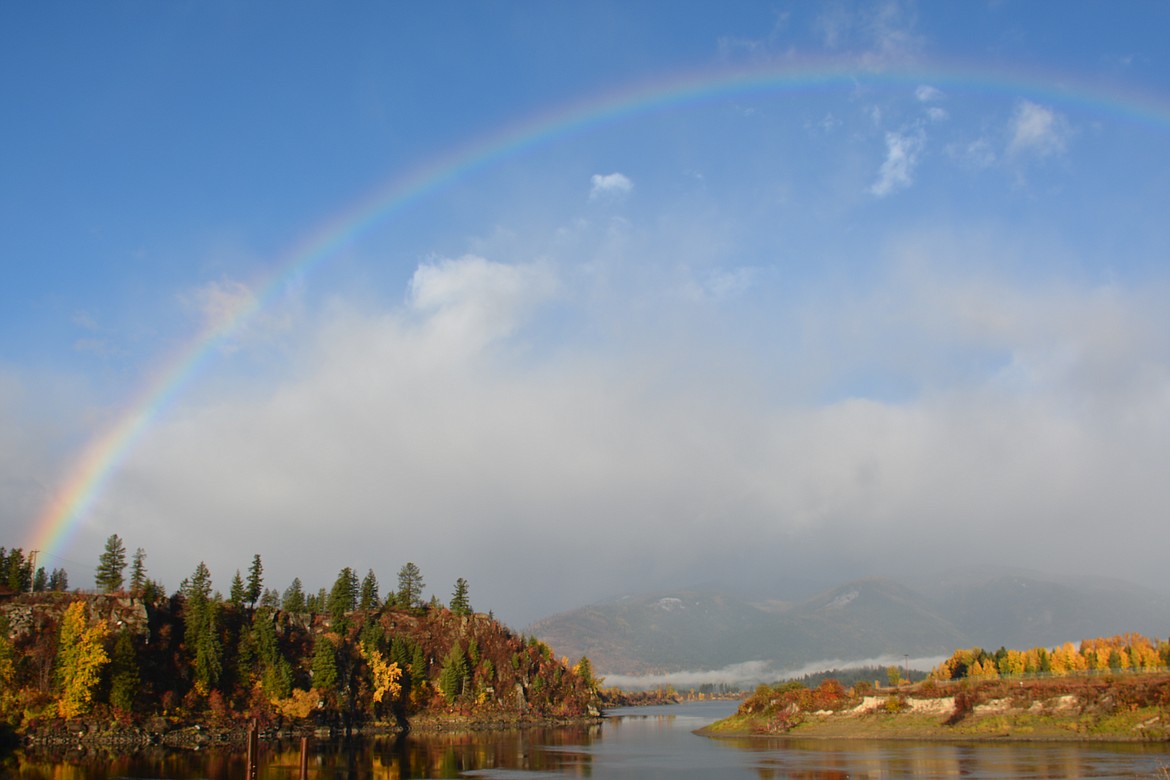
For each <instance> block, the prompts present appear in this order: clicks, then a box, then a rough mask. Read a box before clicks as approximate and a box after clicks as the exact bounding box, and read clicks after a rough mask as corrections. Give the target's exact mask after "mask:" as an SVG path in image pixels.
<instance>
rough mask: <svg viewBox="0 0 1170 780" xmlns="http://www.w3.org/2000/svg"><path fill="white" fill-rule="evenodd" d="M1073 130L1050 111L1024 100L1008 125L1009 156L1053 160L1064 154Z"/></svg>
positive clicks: (1064, 120)
mask: <svg viewBox="0 0 1170 780" xmlns="http://www.w3.org/2000/svg"><path fill="white" fill-rule="evenodd" d="M1070 134H1071V129H1070V126H1069V123H1068V120H1067V119H1065V117H1064V116H1063V115H1061V114H1058V113H1057V112H1055V111H1053V110H1052V109H1051V108H1048V107H1046V106H1041V105H1039V104H1037V103H1033V102H1031V101H1029V100H1021V101H1020V102H1019V103H1018V104H1017V105H1016V110H1015V113H1014V114H1013V115H1012V119H1011V122H1010V124H1009V136H1010V137H1009V140H1008V147H1007V149H1008V153H1009V154H1011V155H1034V156H1036V157H1050V156H1056V155H1061V154H1064V152H1065V149H1066V148H1067V147H1068V139H1069V136H1070Z"/></svg>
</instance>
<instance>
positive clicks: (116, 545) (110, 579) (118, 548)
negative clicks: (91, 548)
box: [95, 534, 126, 593]
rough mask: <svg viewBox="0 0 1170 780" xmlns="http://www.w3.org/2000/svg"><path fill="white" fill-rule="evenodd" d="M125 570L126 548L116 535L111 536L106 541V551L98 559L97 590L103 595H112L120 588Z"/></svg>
mask: <svg viewBox="0 0 1170 780" xmlns="http://www.w3.org/2000/svg"><path fill="white" fill-rule="evenodd" d="M125 570H126V546H125V545H124V544H122V540H121V539H120V538H119V537H118V535H117V534H111V535H110V538H109V539H106V550H105V552H103V553H102V555H101V557H100V558H99V559H98V568H97V576H96V577H95V580H96V581H97V586H98V590H100V591H103V592H104V593H113V592H114V591H116V590H118V589H119V588H121V587H122V582H123V581H124V578H123V576H122V573H123V572H124V571H125Z"/></svg>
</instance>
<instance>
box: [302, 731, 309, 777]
mask: <svg viewBox="0 0 1170 780" xmlns="http://www.w3.org/2000/svg"><path fill="white" fill-rule="evenodd" d="M301 780H309V738H308V737H301Z"/></svg>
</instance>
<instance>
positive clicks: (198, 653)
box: [183, 561, 223, 695]
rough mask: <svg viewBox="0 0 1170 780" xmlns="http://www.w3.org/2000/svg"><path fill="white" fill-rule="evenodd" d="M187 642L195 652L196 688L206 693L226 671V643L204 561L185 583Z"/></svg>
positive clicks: (217, 606) (190, 650)
mask: <svg viewBox="0 0 1170 780" xmlns="http://www.w3.org/2000/svg"><path fill="white" fill-rule="evenodd" d="M183 595H184V596H186V599H187V604H186V607H185V610H184V616H183V618H184V622H185V628H184V632H183V637H184V641H185V643H186V645H187V648H188V651H189V652H190V653H192V654H193V656H194V657H193V658H192V660H191V665H192V666H193V667H194V670H195V688H196V689H197V690H198V691H199V692H200V693H202V694H204V695H206V694H207V692H208V691H210V690H211V689H212V688H213V687H214V686H215V684H216V683H217V682H219V677H220V675H221V674H222V673H223V644H222V643H221V642H220V639H219V602H218V600H217V599H213V598H212V596H211V572H210V571H208V569H207V564H205V563H204V562H203V561H200V562H199V565H198V566H197V567H195V573H194V574H193V575H192V576H191V579H190V580H189V581H188V582H187V583H185V587H184V588H183Z"/></svg>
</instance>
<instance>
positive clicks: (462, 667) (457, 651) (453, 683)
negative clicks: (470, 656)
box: [439, 642, 468, 701]
mask: <svg viewBox="0 0 1170 780" xmlns="http://www.w3.org/2000/svg"><path fill="white" fill-rule="evenodd" d="M467 676H468V668H467V659H466V658H464V656H463V649H462V648H461V647H459V643H458V642H456V643H454V644H453V645H451V650H450V651H449V652H448V653H447V657H446V658H444V659H443V669H442V671H440V672H439V692H440V693H442V694H443V698H445V699H447V701H454V700H455V699H456V698H457V697H458V696H459V695H460V694H462V693H463V690H464V684H465V681H466V679H467Z"/></svg>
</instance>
